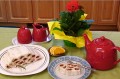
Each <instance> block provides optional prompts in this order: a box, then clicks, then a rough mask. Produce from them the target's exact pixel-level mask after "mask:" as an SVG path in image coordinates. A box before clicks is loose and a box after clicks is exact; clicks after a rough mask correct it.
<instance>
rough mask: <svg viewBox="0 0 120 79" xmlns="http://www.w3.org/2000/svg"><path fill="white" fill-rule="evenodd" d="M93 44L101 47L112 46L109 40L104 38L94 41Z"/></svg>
mask: <svg viewBox="0 0 120 79" xmlns="http://www.w3.org/2000/svg"><path fill="white" fill-rule="evenodd" d="M95 43H96V44H97V45H102V46H106V45H114V44H113V42H112V41H111V40H109V39H107V38H105V37H104V36H102V37H100V38H97V39H95Z"/></svg>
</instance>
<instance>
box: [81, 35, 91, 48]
mask: <svg viewBox="0 0 120 79" xmlns="http://www.w3.org/2000/svg"><path fill="white" fill-rule="evenodd" d="M83 37H84V39H85V46H88V45H90V44H91V41H90V39H89V38H88V36H87V34H84V35H83Z"/></svg>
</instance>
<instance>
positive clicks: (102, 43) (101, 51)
mask: <svg viewBox="0 0 120 79" xmlns="http://www.w3.org/2000/svg"><path fill="white" fill-rule="evenodd" d="M83 36H84V39H85V49H86V60H87V61H88V62H89V63H90V65H91V66H92V67H93V68H94V69H98V70H109V69H112V68H114V67H115V66H116V64H117V63H118V62H120V59H119V60H117V50H118V51H120V47H117V46H115V45H114V43H113V42H112V41H111V40H109V39H107V38H105V37H104V36H102V37H100V38H96V39H94V40H93V41H90V40H89V38H88V36H87V35H86V34H84V35H83Z"/></svg>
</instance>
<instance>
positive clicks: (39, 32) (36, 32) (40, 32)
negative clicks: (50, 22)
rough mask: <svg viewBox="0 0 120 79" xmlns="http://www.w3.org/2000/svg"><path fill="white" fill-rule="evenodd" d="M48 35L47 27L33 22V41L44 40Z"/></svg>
mask: <svg viewBox="0 0 120 79" xmlns="http://www.w3.org/2000/svg"><path fill="white" fill-rule="evenodd" d="M48 35H49V30H48V28H46V27H43V26H42V25H40V24H38V23H34V24H33V40H34V41H35V42H43V41H46V40H47V37H48Z"/></svg>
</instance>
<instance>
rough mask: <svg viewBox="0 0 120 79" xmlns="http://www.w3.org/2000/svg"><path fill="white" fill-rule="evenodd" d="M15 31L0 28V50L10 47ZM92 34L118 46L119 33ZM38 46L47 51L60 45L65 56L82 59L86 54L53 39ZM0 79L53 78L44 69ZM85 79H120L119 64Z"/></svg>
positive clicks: (13, 29)
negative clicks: (63, 49)
mask: <svg viewBox="0 0 120 79" xmlns="http://www.w3.org/2000/svg"><path fill="white" fill-rule="evenodd" d="M17 31H18V28H0V50H2V49H3V48H5V47H8V46H11V45H12V39H13V38H14V37H16V35H17ZM31 31H32V30H31ZM92 34H93V38H98V37H100V36H105V37H106V38H108V39H110V40H112V41H113V42H114V44H115V45H116V46H120V32H110V31H92ZM38 45H41V46H43V47H45V48H46V49H49V47H51V46H53V45H61V46H63V47H65V48H66V50H67V55H71V56H78V57H81V58H84V59H85V57H86V52H85V49H84V48H75V47H67V46H65V45H64V43H63V41H61V40H55V39H53V40H51V41H50V42H48V43H39V44H38ZM117 54H118V58H120V53H119V52H118V53H117ZM55 58H57V57H50V61H52V60H53V59H55ZM0 79H53V78H52V77H51V76H50V75H49V74H48V72H47V69H46V70H44V71H43V72H40V73H38V74H35V75H30V76H20V77H15V76H6V75H2V74H0ZM87 79H120V63H119V64H118V65H117V66H116V67H115V68H113V69H111V70H107V71H99V70H95V71H92V73H91V74H90V76H89V77H88V78H87Z"/></svg>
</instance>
